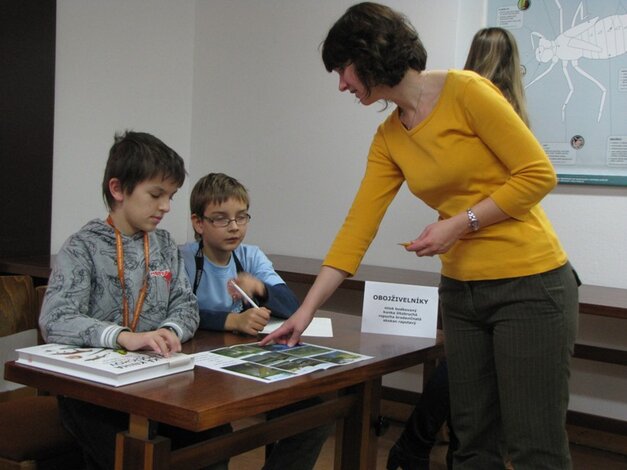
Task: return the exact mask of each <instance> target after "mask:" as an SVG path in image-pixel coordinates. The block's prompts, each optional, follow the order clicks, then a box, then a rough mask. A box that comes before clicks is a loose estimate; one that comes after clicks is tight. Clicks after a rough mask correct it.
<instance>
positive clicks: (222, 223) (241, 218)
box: [200, 214, 250, 228]
mask: <svg viewBox="0 0 627 470" xmlns="http://www.w3.org/2000/svg"><path fill="white" fill-rule="evenodd" d="M200 218H201V219H204V220H206V221H208V222H209V223H211V225H213V226H214V227H219V228H224V227H228V226H229V225H230V224H231V222H235V223H236V224H237V225H246V224H247V223H248V222H249V221H250V214H240V215H238V216H237V217H235V218H234V219H229V218H228V217H221V216H218V217H207V216H205V215H201V216H200Z"/></svg>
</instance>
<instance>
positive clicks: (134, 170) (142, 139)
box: [102, 131, 185, 210]
mask: <svg viewBox="0 0 627 470" xmlns="http://www.w3.org/2000/svg"><path fill="white" fill-rule="evenodd" d="M157 176H161V177H162V178H163V179H164V180H166V179H167V180H172V181H173V182H174V183H175V184H176V185H177V186H178V187H179V188H180V187H181V186H183V183H184V182H185V162H184V161H183V159H182V158H181V157H180V155H179V154H178V153H176V152H175V151H174V150H172V149H171V148H170V147H168V146H167V145H166V144H164V143H163V142H162V141H160V140H159V139H157V138H156V137H155V136H153V135H151V134H147V133H145V132H132V131H126V132H125V133H124V134H116V135H115V137H114V143H113V146H112V147H111V150H109V158H108V160H107V165H106V167H105V172H104V177H103V179H102V195H103V198H104V200H105V204H106V206H107V208H108V209H109V210H111V209H113V208H114V206H115V199H114V198H113V195H112V194H111V191H110V190H109V181H111V179H113V178H117V179H118V180H119V181H120V185H121V188H122V191H124V192H125V193H128V194H130V193H132V192H133V190H134V189H135V187H136V186H137V185H138V184H139V183H141V182H142V181H146V180H149V179H151V178H155V177H157Z"/></svg>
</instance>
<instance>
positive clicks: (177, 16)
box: [51, 0, 195, 253]
mask: <svg viewBox="0 0 627 470" xmlns="http://www.w3.org/2000/svg"><path fill="white" fill-rule="evenodd" d="M194 11H195V3H194V2H192V1H182V0H181V1H170V0H132V1H126V0H110V1H106V2H103V1H100V0H59V1H58V2H57V44H56V48H57V54H56V89H55V131H54V167H53V191H52V237H51V252H52V253H56V252H57V251H58V250H59V248H60V247H61V244H62V243H63V241H64V240H65V239H66V238H67V237H68V236H69V235H70V234H72V233H73V232H76V231H77V230H78V229H79V228H80V227H81V226H83V225H84V224H85V222H87V221H88V220H90V219H93V218H96V217H100V218H104V217H105V216H106V209H105V205H104V203H103V199H102V191H101V182H102V175H103V172H104V167H105V163H106V160H107V156H108V152H109V148H110V147H111V145H112V144H113V136H114V134H115V133H116V132H123V131H124V130H126V129H132V130H136V131H145V132H150V133H152V134H155V135H157V136H158V137H159V138H161V139H162V140H163V141H164V142H165V143H166V144H168V145H170V146H171V147H172V148H174V149H175V150H177V151H178V152H179V153H180V155H181V156H182V157H183V158H184V159H186V164H189V161H190V135H191V108H192V72H193V50H194ZM187 198H188V187H187V182H186V186H184V187H183V188H182V189H181V191H180V192H179V194H178V195H177V196H175V199H174V202H173V204H172V213H171V214H169V215H168V216H167V217H166V218H165V219H164V222H163V223H162V227H164V228H166V229H168V230H170V231H171V232H172V233H173V235H174V236H175V237H176V238H177V239H179V240H184V239H185V236H186V230H185V228H186V221H187V214H186V212H187V207H188V202H187Z"/></svg>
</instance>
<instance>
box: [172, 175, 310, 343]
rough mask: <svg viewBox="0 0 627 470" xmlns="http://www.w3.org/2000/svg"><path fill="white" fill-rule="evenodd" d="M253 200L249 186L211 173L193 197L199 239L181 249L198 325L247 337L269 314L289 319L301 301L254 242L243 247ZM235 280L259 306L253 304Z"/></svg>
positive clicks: (260, 326) (202, 181) (191, 197)
mask: <svg viewBox="0 0 627 470" xmlns="http://www.w3.org/2000/svg"><path fill="white" fill-rule="evenodd" d="M249 206H250V200H249V197H248V192H247V191H246V188H245V187H244V186H243V185H242V184H241V183H240V182H239V181H237V180H236V179H235V178H232V177H230V176H227V175H225V174H223V173H209V174H208V175H207V176H204V177H203V178H201V179H200V180H198V182H197V183H196V185H195V186H194V188H193V190H192V194H191V196H190V209H191V213H192V216H191V218H192V226H193V227H194V233H195V237H196V240H197V241H195V242H190V243H187V244H186V245H184V246H183V247H182V248H181V253H182V254H183V259H184V261H185V270H186V271H187V275H188V276H189V279H190V281H191V282H192V285H193V290H194V293H195V294H196V296H197V297H198V306H199V308H200V328H202V329H208V330H220V331H237V332H240V333H245V334H249V335H253V336H255V335H257V333H258V332H259V331H261V330H263V328H264V327H265V326H266V324H267V323H268V320H269V319H270V314H272V315H273V316H276V317H280V318H288V317H289V316H290V315H291V314H292V313H294V312H295V311H296V309H297V308H298V299H297V298H296V296H295V295H294V293H293V292H292V291H291V290H290V288H289V287H287V285H286V284H285V282H283V279H281V278H280V277H279V275H278V274H277V273H276V272H275V271H274V268H273V267H272V263H271V262H270V260H269V259H268V258H267V257H266V255H265V254H264V253H263V252H262V251H261V250H260V249H259V248H258V247H256V246H252V245H244V244H243V241H244V237H246V230H247V229H248V222H249V221H250V214H249V213H248V208H249ZM231 281H234V282H235V283H236V284H237V285H238V286H239V287H240V288H241V289H242V290H243V291H244V292H246V294H248V296H249V297H250V298H251V299H252V300H253V301H254V302H255V303H256V304H257V305H258V306H259V308H255V307H254V306H252V305H249V304H248V303H247V302H246V301H245V300H243V299H242V296H241V294H240V293H239V292H237V290H236V289H235V288H234V287H233V286H232V284H231Z"/></svg>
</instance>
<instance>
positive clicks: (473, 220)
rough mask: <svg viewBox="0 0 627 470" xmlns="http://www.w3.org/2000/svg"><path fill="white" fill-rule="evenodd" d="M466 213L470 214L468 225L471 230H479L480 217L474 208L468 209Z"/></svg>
mask: <svg viewBox="0 0 627 470" xmlns="http://www.w3.org/2000/svg"><path fill="white" fill-rule="evenodd" d="M466 214H467V215H468V227H470V230H472V231H473V232H476V231H477V230H479V219H477V216H476V215H475V213H474V212H473V211H472V209H466Z"/></svg>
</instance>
